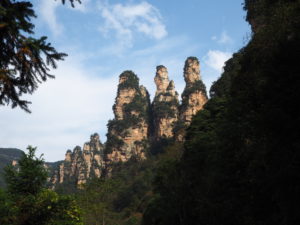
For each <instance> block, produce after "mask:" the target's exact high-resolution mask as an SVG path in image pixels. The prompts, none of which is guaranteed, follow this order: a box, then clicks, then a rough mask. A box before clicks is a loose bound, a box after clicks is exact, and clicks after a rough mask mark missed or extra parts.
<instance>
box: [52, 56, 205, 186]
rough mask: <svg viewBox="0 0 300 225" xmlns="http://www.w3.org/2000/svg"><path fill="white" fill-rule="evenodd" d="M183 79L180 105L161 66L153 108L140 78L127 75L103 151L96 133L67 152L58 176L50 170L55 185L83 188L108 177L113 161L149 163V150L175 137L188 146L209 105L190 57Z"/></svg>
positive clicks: (123, 76)
mask: <svg viewBox="0 0 300 225" xmlns="http://www.w3.org/2000/svg"><path fill="white" fill-rule="evenodd" d="M184 80H185V82H186V86H185V89H184V92H183V93H182V95H181V96H182V103H181V105H179V101H178V93H177V92H176V91H175V85H174V82H173V81H172V80H171V81H170V80H169V77H168V70H167V68H166V67H165V66H162V65H160V66H157V67H156V75H155V78H154V82H155V84H156V88H157V89H156V93H155V97H154V100H153V102H152V104H151V105H150V98H149V94H148V91H147V90H146V88H145V87H143V86H140V85H139V79H138V77H137V76H136V75H135V74H134V73H133V72H132V71H124V72H123V73H122V74H121V75H120V77H119V85H118V92H117V96H116V98H115V104H114V106H113V112H114V119H113V120H110V121H109V122H108V124H107V127H108V132H107V141H106V143H105V146H103V145H102V144H101V142H100V140H99V135H98V134H94V135H92V136H91V138H90V141H89V142H87V143H85V144H84V145H83V148H82V149H81V147H79V146H77V147H75V148H74V150H73V151H70V150H68V151H67V152H66V155H65V160H64V161H63V162H62V163H58V168H57V170H56V171H54V172H53V170H52V172H53V174H54V175H53V176H52V179H51V181H50V182H51V183H52V186H53V187H57V185H59V184H64V185H65V184H73V185H74V184H76V185H77V187H80V185H81V184H84V183H86V182H87V180H88V179H89V178H92V177H98V178H99V177H101V176H109V175H110V174H111V172H112V170H113V169H112V168H113V166H112V164H113V163H114V162H126V161H128V160H129V159H130V158H131V157H135V158H137V159H145V158H146V152H145V151H146V149H149V147H150V145H153V144H157V143H158V144H159V143H160V142H159V141H160V140H162V141H164V139H169V138H173V137H174V136H175V139H176V140H177V141H184V136H185V128H186V127H187V126H188V125H189V124H190V123H191V121H192V117H193V116H194V115H195V114H196V113H197V112H198V111H199V110H201V109H202V108H203V105H204V104H205V103H206V102H207V94H206V88H205V85H204V84H203V82H202V80H201V78H200V65H199V61H198V59H197V58H195V57H189V58H187V60H186V61H185V66H184ZM151 112H152V113H151ZM150 125H151V126H150ZM150 128H151V131H150ZM150 137H151V138H150ZM103 172H104V173H103Z"/></svg>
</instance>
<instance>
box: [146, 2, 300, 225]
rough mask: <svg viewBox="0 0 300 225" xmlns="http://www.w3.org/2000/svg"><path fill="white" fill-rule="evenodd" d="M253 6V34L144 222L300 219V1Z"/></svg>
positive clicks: (289, 223)
mask: <svg viewBox="0 0 300 225" xmlns="http://www.w3.org/2000/svg"><path fill="white" fill-rule="evenodd" d="M245 9H246V10H247V20H248V21H249V22H250V24H251V26H252V30H253V36H252V39H251V40H250V42H249V43H248V45H247V46H245V47H244V48H243V49H241V50H240V51H239V52H238V53H236V54H235V55H234V56H233V58H232V59H230V60H229V61H228V62H227V63H226V67H225V71H224V73H223V75H222V76H221V78H220V79H219V80H218V81H217V82H215V83H214V85H213V86H212V88H211V91H210V93H211V97H212V98H211V99H210V100H209V101H208V103H207V104H206V106H205V107H204V110H203V111H201V112H199V113H198V114H197V115H196V116H195V118H194V120H193V122H192V124H191V126H190V127H189V128H188V132H187V136H186V140H187V141H186V143H185V146H184V153H183V156H182V158H181V159H180V160H179V161H177V162H173V163H170V162H169V163H167V164H165V168H163V171H164V172H163V173H162V174H159V173H158V174H157V176H156V179H159V180H160V182H155V186H154V192H155V196H156V198H153V199H152V201H151V203H150V204H149V206H148V208H147V210H146V212H145V213H144V218H143V224H144V225H150V224H151V225H152V224H156V225H158V224H164V225H166V224H172V225H176V224H182V225H189V224H197V225H201V224H203V225H204V224H205V225H223V224H224V225H225V224H228V225H229V224H243V225H246V224H249V225H250V224H252V225H254V224H257V225H258V224H264V225H267V224H270V225H271V224H280V225H294V224H299V223H300V218H299V217H300V214H299V203H300V175H299V171H300V153H299V146H300V141H299V133H300V132H299V129H300V123H299V118H300V117H299V111H298V109H297V105H298V101H299V97H300V96H299V87H300V79H299V77H298V76H299V74H300V71H299V66H298V63H297V61H298V59H299V57H300V55H299V53H300V48H299V43H300V29H299V27H300V14H299V10H300V2H299V1H296V0H294V1H293V0H290V1H288V0H285V1H284V0H276V1H268V0H255V1H254V0H246V2H245ZM175 178H176V179H175Z"/></svg>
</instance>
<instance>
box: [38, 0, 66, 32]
mask: <svg viewBox="0 0 300 225" xmlns="http://www.w3.org/2000/svg"><path fill="white" fill-rule="evenodd" d="M60 4H61V2H59V1H49V0H41V1H40V5H39V11H40V16H41V17H42V20H43V21H44V22H45V23H46V24H47V25H48V26H49V28H50V30H51V32H52V33H53V34H54V35H55V36H59V35H60V34H61V33H62V32H63V25H62V24H60V23H59V22H58V21H57V17H56V12H55V11H56V9H57V7H58V6H59V5H60Z"/></svg>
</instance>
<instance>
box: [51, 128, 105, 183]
mask: <svg viewBox="0 0 300 225" xmlns="http://www.w3.org/2000/svg"><path fill="white" fill-rule="evenodd" d="M103 168H104V146H103V144H102V143H101V142H100V138H99V135H98V134H93V135H91V138H90V141H89V142H86V143H85V144H84V145H83V149H81V147H80V146H76V147H75V148H74V150H73V152H72V151H71V150H68V151H67V152H66V155H65V160H64V161H63V162H62V163H61V164H60V165H59V167H58V171H56V172H55V173H54V176H53V177H52V179H51V183H52V184H53V186H56V185H57V184H61V183H75V184H76V185H77V186H80V185H81V184H85V183H86V182H87V180H88V179H89V178H90V177H100V176H101V174H102V170H103Z"/></svg>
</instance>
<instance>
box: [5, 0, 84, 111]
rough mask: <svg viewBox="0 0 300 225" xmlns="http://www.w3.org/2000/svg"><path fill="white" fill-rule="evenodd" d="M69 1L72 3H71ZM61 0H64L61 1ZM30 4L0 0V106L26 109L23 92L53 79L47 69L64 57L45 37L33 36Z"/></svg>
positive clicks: (33, 15) (72, 3)
mask: <svg viewBox="0 0 300 225" xmlns="http://www.w3.org/2000/svg"><path fill="white" fill-rule="evenodd" d="M75 1H77V2H79V3H80V0H70V3H71V5H72V6H74V2H75ZM62 3H65V0H62ZM32 7H33V5H32V4H31V3H30V2H28V1H17V0H1V1H0V105H5V104H6V105H10V104H11V106H12V108H14V107H17V106H18V107H20V108H21V109H23V110H25V111H26V112H30V110H29V108H28V105H29V104H30V102H29V101H27V100H24V99H21V96H22V95H23V94H32V93H33V92H34V91H35V90H36V89H37V88H38V85H39V83H42V82H44V81H46V80H47V79H48V78H54V76H53V75H51V74H50V73H49V70H50V68H51V67H52V68H54V69H55V68H56V66H57V65H56V63H57V61H59V60H63V59H64V57H66V56H67V54H65V53H61V52H58V51H57V50H56V49H55V48H54V47H53V46H52V45H51V44H50V43H49V42H47V37H45V36H42V37H40V38H34V37H32V35H33V34H34V24H33V23H32V22H31V19H33V18H35V17H36V14H35V12H34V10H33V8H32Z"/></svg>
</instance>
